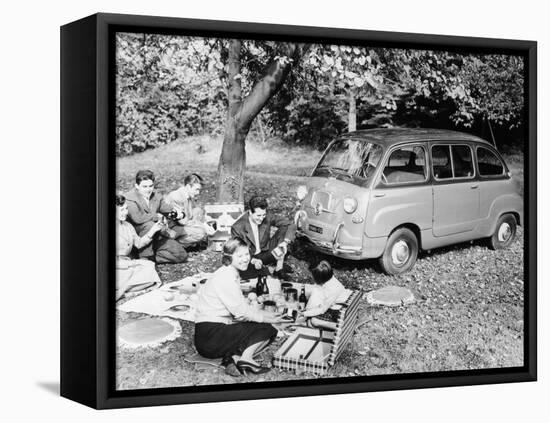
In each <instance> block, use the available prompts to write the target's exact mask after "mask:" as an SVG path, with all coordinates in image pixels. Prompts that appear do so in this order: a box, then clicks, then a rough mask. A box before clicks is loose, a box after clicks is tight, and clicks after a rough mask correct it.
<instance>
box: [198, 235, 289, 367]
mask: <svg viewBox="0 0 550 423" xmlns="http://www.w3.org/2000/svg"><path fill="white" fill-rule="evenodd" d="M249 262H250V253H249V251H248V247H247V245H246V243H245V242H244V241H242V240H241V239H239V238H232V239H230V240H228V241H227V242H226V243H225V245H224V247H223V257H222V267H220V268H219V269H218V270H217V271H216V272H214V274H213V275H212V277H211V278H210V279H209V280H208V281H207V282H206V283H205V284H204V286H203V287H202V289H201V291H200V293H199V300H198V304H197V314H196V318H195V347H196V349H197V351H198V353H199V354H200V355H202V356H203V357H206V358H222V365H223V366H225V372H226V374H229V375H231V376H239V375H240V374H246V373H247V372H250V373H255V374H259V373H265V372H268V371H269V370H270V368H269V367H263V366H261V365H260V364H258V363H257V362H256V361H255V360H254V356H255V355H257V354H258V353H259V352H260V351H262V350H263V349H265V348H266V347H267V346H268V345H269V344H270V343H271V342H273V340H274V339H275V337H276V335H277V329H275V328H274V327H273V326H272V325H271V324H270V323H280V322H281V321H282V320H281V319H280V316H279V315H276V314H274V313H268V312H263V311H261V310H257V309H255V308H253V307H252V306H250V305H249V304H248V303H247V301H246V300H245V298H244V296H243V294H242V291H241V287H240V277H239V271H242V270H246V269H247V268H248V263H249Z"/></svg>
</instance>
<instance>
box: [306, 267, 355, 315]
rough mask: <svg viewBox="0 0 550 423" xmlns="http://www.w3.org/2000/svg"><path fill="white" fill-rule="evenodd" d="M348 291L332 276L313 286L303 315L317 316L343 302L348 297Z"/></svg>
mask: <svg viewBox="0 0 550 423" xmlns="http://www.w3.org/2000/svg"><path fill="white" fill-rule="evenodd" d="M349 294H350V291H348V290H347V289H346V288H345V287H344V285H342V284H341V283H340V281H339V280H338V279H336V278H335V277H334V276H333V277H332V278H330V279H329V280H328V281H326V282H325V283H324V284H323V285H316V286H315V287H314V288H313V291H312V293H311V295H310V296H309V300H308V302H307V305H306V309H305V310H304V316H306V317H312V316H318V315H320V314H323V313H324V312H326V311H327V310H328V309H329V308H330V307H332V306H333V305H334V304H336V303H344V302H345V301H346V300H347V299H348V297H349Z"/></svg>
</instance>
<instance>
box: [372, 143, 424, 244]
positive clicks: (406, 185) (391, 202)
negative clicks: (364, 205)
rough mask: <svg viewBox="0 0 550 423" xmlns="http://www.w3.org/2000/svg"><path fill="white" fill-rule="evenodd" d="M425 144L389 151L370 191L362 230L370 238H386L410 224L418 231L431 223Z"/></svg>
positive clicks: (403, 146)
mask: <svg viewBox="0 0 550 423" xmlns="http://www.w3.org/2000/svg"><path fill="white" fill-rule="evenodd" d="M427 157H428V152H427V148H426V146H425V145H422V144H419V143H416V144H413V143H411V144H405V145H400V146H396V147H394V148H392V149H391V150H390V151H389V153H388V154H387V158H386V159H385V161H384V162H383V167H382V168H381V170H380V171H381V172H380V177H379V179H378V183H377V184H376V185H375V186H374V187H373V189H372V190H371V195H370V201H369V208H368V216H367V223H366V226H365V230H366V233H367V236H369V237H371V238H376V237H383V236H388V235H389V234H390V233H391V231H393V230H394V229H395V228H396V227H398V226H400V225H403V224H405V223H413V224H415V225H417V226H418V227H419V228H420V230H423V229H428V228H430V226H431V223H432V188H431V185H430V184H429V172H428V169H429V168H428V161H427Z"/></svg>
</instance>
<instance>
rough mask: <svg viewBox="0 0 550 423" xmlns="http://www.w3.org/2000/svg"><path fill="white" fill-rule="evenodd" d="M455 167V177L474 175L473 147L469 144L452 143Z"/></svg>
mask: <svg viewBox="0 0 550 423" xmlns="http://www.w3.org/2000/svg"><path fill="white" fill-rule="evenodd" d="M451 152H452V154H453V169H454V177H455V178H471V177H473V176H474V163H473V161H472V149H471V148H470V146H469V145H452V146H451Z"/></svg>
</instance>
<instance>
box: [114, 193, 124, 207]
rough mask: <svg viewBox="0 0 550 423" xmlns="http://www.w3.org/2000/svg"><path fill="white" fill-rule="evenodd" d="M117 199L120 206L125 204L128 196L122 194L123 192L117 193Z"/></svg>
mask: <svg viewBox="0 0 550 423" xmlns="http://www.w3.org/2000/svg"><path fill="white" fill-rule="evenodd" d="M115 201H116V205H117V206H118V207H120V206H123V205H124V203H125V202H126V197H125V196H124V195H122V194H117V195H116V196H115Z"/></svg>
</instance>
